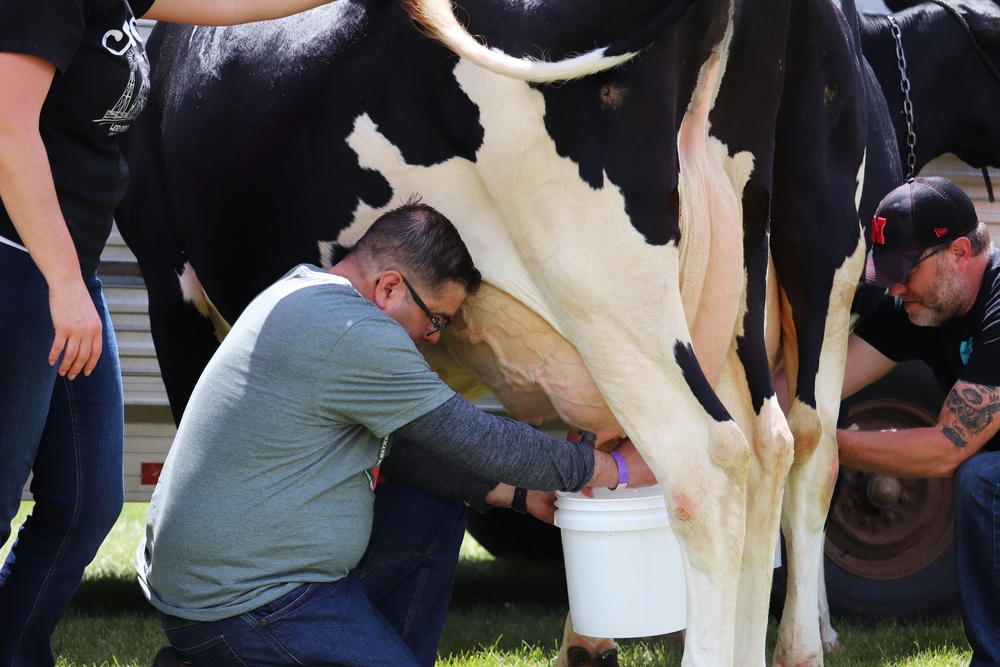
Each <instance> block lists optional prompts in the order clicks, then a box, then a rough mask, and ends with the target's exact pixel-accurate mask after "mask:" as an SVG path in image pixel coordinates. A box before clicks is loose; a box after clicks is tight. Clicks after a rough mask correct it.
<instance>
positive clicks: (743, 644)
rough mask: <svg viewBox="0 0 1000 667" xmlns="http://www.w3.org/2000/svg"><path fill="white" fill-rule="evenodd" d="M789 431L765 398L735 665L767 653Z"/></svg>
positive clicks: (762, 659)
mask: <svg viewBox="0 0 1000 667" xmlns="http://www.w3.org/2000/svg"><path fill="white" fill-rule="evenodd" d="M792 451H793V443H792V434H791V432H790V431H789V429H788V426H787V423H786V422H785V418H784V415H783V414H782V413H781V408H780V407H779V406H778V404H777V401H776V400H769V401H767V402H766V403H765V404H764V406H763V409H762V411H761V415H760V417H759V418H758V419H757V420H756V422H755V428H754V432H753V450H752V452H751V459H750V470H749V474H748V477H747V521H746V536H745V538H744V546H743V568H742V574H741V577H740V592H739V608H738V612H737V618H738V619H739V622H738V623H737V626H736V647H737V648H736V652H735V655H734V664H736V665H763V664H766V662H767V659H766V655H765V643H766V634H767V620H768V604H769V600H770V596H771V582H772V579H773V576H774V554H775V551H776V549H777V547H778V532H779V531H778V526H779V522H780V511H781V510H780V508H781V501H782V496H783V494H784V484H785V480H786V478H787V473H788V470H789V468H790V466H791V463H792Z"/></svg>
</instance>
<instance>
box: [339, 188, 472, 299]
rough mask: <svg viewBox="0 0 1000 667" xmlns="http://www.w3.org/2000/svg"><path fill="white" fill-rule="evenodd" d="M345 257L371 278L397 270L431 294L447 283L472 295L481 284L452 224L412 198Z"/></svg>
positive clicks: (385, 215) (379, 222)
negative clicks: (352, 256) (429, 290)
mask: <svg viewBox="0 0 1000 667" xmlns="http://www.w3.org/2000/svg"><path fill="white" fill-rule="evenodd" d="M349 254H352V255H355V256H356V257H357V259H358V260H359V261H360V262H362V264H363V265H364V266H365V268H366V270H368V271H369V272H370V273H371V274H377V273H381V272H382V271H387V270H389V269H395V270H397V271H400V272H401V273H403V274H404V275H408V276H412V277H411V278H410V279H411V280H416V281H418V282H420V283H422V284H424V285H427V286H428V287H430V288H431V289H433V290H437V289H438V288H439V287H441V285H443V284H444V283H445V282H446V281H451V282H454V283H457V284H459V285H461V286H462V287H463V288H464V289H465V291H466V292H467V293H468V294H474V293H475V292H476V291H478V290H479V285H480V283H481V282H482V279H483V277H482V274H481V273H480V272H479V269H477V268H476V265H475V264H474V263H473V261H472V255H470V254H469V250H468V248H466V247H465V242H464V241H462V237H461V235H460V234H459V233H458V230H457V229H455V226H454V225H453V224H452V223H451V221H450V220H448V218H446V217H445V216H444V215H442V214H441V213H440V212H438V211H437V210H435V209H434V208H432V207H430V206H428V205H427V204H422V203H420V198H419V197H416V196H414V197H411V198H410V199H409V200H408V201H407V202H406V203H405V204H403V205H402V206H400V207H398V208H395V209H393V210H391V211H388V212H386V213H383V214H382V215H381V216H380V217H379V218H378V219H377V220H376V221H375V222H374V223H372V226H371V227H369V228H368V231H366V232H365V233H364V235H363V236H362V237H361V238H360V239H358V242H357V244H355V246H354V247H353V248H352V249H351V251H350V253H349Z"/></svg>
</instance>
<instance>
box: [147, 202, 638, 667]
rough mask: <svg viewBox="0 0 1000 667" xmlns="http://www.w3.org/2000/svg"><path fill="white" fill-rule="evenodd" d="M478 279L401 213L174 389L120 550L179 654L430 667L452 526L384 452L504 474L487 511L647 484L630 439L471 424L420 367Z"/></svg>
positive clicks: (236, 660) (418, 209)
mask: <svg viewBox="0 0 1000 667" xmlns="http://www.w3.org/2000/svg"><path fill="white" fill-rule="evenodd" d="M479 283H480V275H479V271H478V270H477V269H476V268H475V266H474V265H473V263H472V259H471V257H470V256H469V254H468V251H467V250H466V248H465V245H464V244H463V243H462V240H461V238H460V237H459V236H458V232H457V231H456V230H455V228H454V227H453V226H452V225H451V223H450V222H449V221H448V220H447V219H446V218H445V217H444V216H442V215H441V214H440V213H438V212H436V211H434V210H433V209H431V208H429V207H427V206H424V205H420V204H408V205H405V206H403V207H401V208H399V209H396V210H394V211H391V212H389V213H387V214H385V215H383V216H382V217H381V218H379V219H378V220H377V221H376V222H375V223H374V224H373V225H372V226H371V228H370V229H369V230H368V231H367V232H366V233H365V235H364V236H363V237H362V238H361V239H360V240H359V241H358V243H357V245H355V246H354V247H353V248H352V250H351V251H350V253H349V254H348V255H347V256H346V257H345V258H344V259H342V260H341V261H339V262H338V263H336V264H335V265H334V266H333V267H332V268H331V269H330V270H329V271H323V270H321V269H318V268H317V267H314V266H309V265H301V266H299V267H297V268H295V269H293V270H292V271H290V272H289V273H288V274H287V275H285V277H284V278H282V279H281V280H279V281H278V282H277V283H275V284H274V285H273V286H271V287H270V288H268V289H266V290H264V291H263V292H262V293H261V294H260V295H258V296H257V298H256V299H255V300H254V301H253V302H252V303H251V304H250V305H249V306H248V307H247V309H246V310H245V311H244V312H243V314H242V315H241V316H240V318H239V319H238V320H237V321H236V324H235V325H234V326H233V329H232V331H230V333H229V334H228V335H227V337H226V339H225V341H223V343H222V345H221V346H220V347H219V349H218V350H217V351H216V353H215V355H214V356H213V357H212V359H211V361H210V362H209V364H208V366H207V367H206V368H205V371H204V372H203V373H202V375H201V378H200V379H199V381H198V383H197V385H196V387H195V389H194V391H193V393H192V394H191V400H190V402H189V403H188V407H187V410H186V411H185V413H184V417H183V418H182V419H181V424H180V427H179V429H178V432H177V437H176V439H175V440H174V443H173V445H172V447H171V450H170V453H169V455H168V456H167V460H166V462H165V463H164V467H163V472H162V474H161V476H160V478H159V481H158V483H157V486H156V489H155V491H154V492H153V498H152V500H151V502H150V508H149V516H148V521H147V526H146V537H145V540H144V542H143V544H141V545H140V547H139V549H138V552H137V554H136V569H137V570H138V573H139V579H140V582H141V584H142V586H143V590H144V591H145V592H146V595H147V597H148V598H149V600H150V602H151V603H152V604H153V605H154V606H155V607H156V608H157V609H158V610H159V611H160V614H161V622H162V624H163V627H164V630H165V631H166V634H167V637H168V638H169V639H170V642H171V644H172V645H173V647H174V648H175V649H176V650H177V651H179V654H180V655H181V656H183V658H184V659H186V660H189V661H191V662H192V663H193V664H194V665H197V666H202V665H204V666H211V667H226V666H227V665H233V666H238V665H255V666H257V667H264V666H269V665H312V666H315V667H318V666H321V665H342V666H349V665H356V666H358V667H373V666H376V665H385V666H386V667H403V666H405V665H418V664H419V665H425V666H430V665H433V664H434V661H435V660H436V657H437V644H438V640H439V638H440V634H441V630H442V627H443V625H444V619H445V615H446V613H447V608H448V604H449V602H450V598H451V589H452V584H453V582H454V576H455V568H456V565H457V560H458V547H459V545H460V544H461V537H462V533H463V532H464V530H463V528H464V522H463V519H464V513H461V510H462V507H461V505H460V504H458V503H454V502H453V501H445V500H442V499H439V498H435V497H432V496H429V495H426V494H423V493H421V492H419V491H417V490H415V489H412V488H410V487H408V486H405V485H403V484H400V483H399V480H400V479H403V478H404V477H406V476H407V471H406V467H405V466H401V465H399V462H398V461H397V465H396V466H395V468H394V470H395V472H393V473H392V474H391V475H390V476H389V481H388V483H385V482H382V481H378V478H379V474H378V471H379V465H380V463H381V461H382V459H383V458H384V457H385V455H386V452H387V450H390V451H392V452H393V454H391V455H390V458H393V457H394V456H395V450H396V449H397V448H400V449H405V450H407V451H406V452H402V453H403V454H405V455H407V456H408V457H409V460H410V462H411V463H410V465H413V466H420V465H421V464H420V461H419V458H420V456H421V454H420V452H419V451H415V450H412V447H414V444H413V443H421V444H422V446H423V447H426V448H427V450H429V451H428V452H425V453H424V455H432V458H431V459H430V460H429V462H428V463H427V464H425V465H424V466H423V467H424V468H425V472H426V468H427V466H428V465H430V466H433V467H434V469H435V470H437V474H438V475H439V476H449V477H451V476H452V475H453V474H454V473H453V469H460V468H459V467H458V466H457V465H455V464H459V465H460V466H463V467H465V468H468V469H469V470H471V471H474V472H475V473H478V474H480V475H486V476H490V477H495V478H498V479H501V480H504V481H505V482H506V484H505V485H503V487H502V488H501V487H498V488H496V489H494V491H497V492H498V494H499V495H503V494H504V491H503V489H506V490H507V491H506V494H507V498H506V500H505V502H504V503H503V504H510V491H512V488H511V486H509V485H517V486H519V487H523V488H530V489H536V490H549V491H551V490H555V489H564V490H573V491H575V490H578V489H580V488H582V487H584V486H605V487H611V488H614V487H616V486H618V485H619V483H621V482H625V483H628V484H631V485H634V486H644V485H649V484H653V483H655V480H654V478H653V476H652V474H651V473H650V472H649V469H648V467H646V466H645V464H644V463H643V462H642V459H641V458H640V457H639V455H638V453H637V452H636V450H635V448H634V447H632V445H631V443H626V444H625V445H623V446H620V447H619V449H618V450H616V451H615V452H613V453H612V454H610V455H609V454H607V453H605V452H601V451H596V450H594V448H593V447H592V446H591V445H587V444H583V443H577V442H568V441H564V440H558V439H555V438H552V437H549V436H547V435H545V434H543V433H541V432H539V431H536V430H535V429H533V428H531V427H529V426H527V425H525V424H521V423H519V422H515V421H512V420H509V419H505V418H501V417H495V416H491V415H487V414H485V413H483V412H481V411H479V410H478V409H477V408H475V407H474V406H472V405H471V404H469V403H467V402H466V401H464V400H463V399H462V398H461V397H460V396H458V395H457V394H456V393H455V392H454V391H452V390H451V389H449V388H448V387H447V386H446V385H445V384H444V383H442V381H441V380H440V379H439V378H438V376H437V375H436V374H435V373H434V372H433V371H431V369H430V367H429V366H428V365H427V362H426V361H425V360H424V358H423V356H422V355H421V354H420V353H419V352H418V351H417V348H416V345H415V343H416V342H420V341H423V342H428V343H435V342H437V341H438V339H439V337H440V330H441V329H442V328H444V327H446V326H448V324H449V323H450V321H451V320H450V318H451V317H452V316H453V315H454V313H455V312H456V311H457V310H458V308H459V306H460V305H461V304H462V302H463V300H464V299H465V297H466V295H467V294H469V293H473V292H475V291H476V290H477V289H478V287H479ZM394 434H398V435H400V436H403V437H405V438H407V439H409V440H412V441H413V442H412V443H404V442H399V443H397V444H392V437H393V435H394ZM390 448H391V449H390ZM443 461H450V463H449V465H450V468H449V467H446V466H442V465H441V462H443ZM630 470H631V472H629V471H630ZM414 479H416V477H414ZM377 481H378V483H377V484H376V482H377ZM408 481H412V480H408ZM415 483H419V481H417V482H415ZM430 486H435V485H434V484H433V483H430V484H427V485H425V489H426V490H436V489H433V488H427V487H430ZM385 494H388V495H385ZM536 513H539V514H542V513H544V512H543V511H536ZM162 664H170V663H168V662H164V663H162ZM173 664H177V663H176V659H175V662H174V663H173Z"/></svg>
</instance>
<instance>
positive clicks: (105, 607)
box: [69, 576, 156, 617]
mask: <svg viewBox="0 0 1000 667" xmlns="http://www.w3.org/2000/svg"><path fill="white" fill-rule="evenodd" d="M69 611H71V612H74V613H77V614H80V615H81V616H136V615H143V614H148V615H149V616H151V617H155V616H156V610H155V609H154V608H153V606H152V605H150V604H149V602H148V601H147V600H146V597H145V596H144V595H143V594H142V589H141V588H139V582H138V581H136V580H135V578H134V577H116V576H102V577H88V578H87V579H84V581H83V583H81V584H80V587H79V588H77V589H76V593H75V594H74V595H73V599H72V600H70V603H69Z"/></svg>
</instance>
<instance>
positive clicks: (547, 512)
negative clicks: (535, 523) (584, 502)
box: [486, 482, 556, 523]
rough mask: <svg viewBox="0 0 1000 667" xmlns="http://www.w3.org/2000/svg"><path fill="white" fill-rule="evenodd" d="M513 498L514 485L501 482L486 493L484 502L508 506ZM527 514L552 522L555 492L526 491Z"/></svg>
mask: <svg viewBox="0 0 1000 667" xmlns="http://www.w3.org/2000/svg"><path fill="white" fill-rule="evenodd" d="M513 499H514V487H513V486H511V485H510V484H504V483H503V482H501V483H499V484H497V485H496V486H494V487H493V489H492V490H490V492H489V493H487V494H486V504H487V505H492V506H493V507H510V504H511V501H512V500H513ZM526 504H527V508H528V514H530V515H531V516H533V517H535V518H536V519H539V520H541V521H544V522H545V523H553V522H554V521H555V513H556V494H555V492H554V491H528V496H527V499H526Z"/></svg>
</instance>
